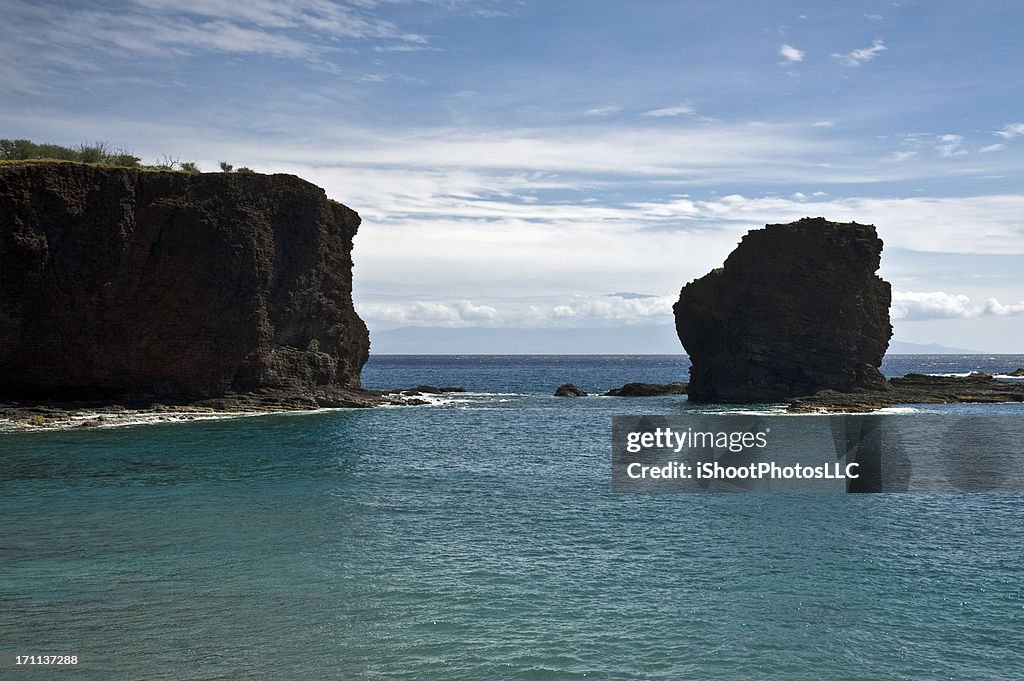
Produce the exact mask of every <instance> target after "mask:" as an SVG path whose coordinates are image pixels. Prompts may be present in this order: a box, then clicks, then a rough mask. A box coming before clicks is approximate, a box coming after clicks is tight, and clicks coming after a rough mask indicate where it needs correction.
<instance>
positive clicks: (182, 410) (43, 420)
mask: <svg viewBox="0 0 1024 681" xmlns="http://www.w3.org/2000/svg"><path fill="white" fill-rule="evenodd" d="M458 392H465V389H464V388H459V387H454V386H446V387H436V386H431V385H420V386H416V387H413V388H395V389H393V390H362V389H360V390H334V391H331V392H330V393H328V394H321V395H295V394H288V393H283V392H277V391H270V390H264V391H259V392H254V393H242V394H229V395H224V396H221V397H215V398H209V399H203V400H195V401H180V402H174V401H167V400H157V399H144V398H134V399H124V400H117V401H46V402H37V401H14V402H4V403H0V431H5V430H6V431H20V430H61V429H68V428H100V427H110V426H121V425H135V424H140V423H157V422H174V421H196V420H204V419H214V418H230V417H242V416H257V415H260V414H275V413H286V412H302V411H317V410H321V409H362V408H368V407H380V406H418V405H425V404H431V400H430V399H429V398H430V397H431V396H437V395H443V394H448V393H458Z"/></svg>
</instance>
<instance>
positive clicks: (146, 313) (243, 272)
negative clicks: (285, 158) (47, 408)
mask: <svg viewBox="0 0 1024 681" xmlns="http://www.w3.org/2000/svg"><path fill="white" fill-rule="evenodd" d="M358 225H359V216H358V215H357V214H356V213H355V212H354V211H352V210H351V209H349V208H347V207H345V206H343V205H341V204H340V203H336V202H334V201H331V200H329V199H328V198H327V196H326V195H325V193H324V191H323V190H322V189H320V188H318V187H316V186H314V185H312V184H310V183H308V182H305V181H303V180H301V179H299V178H297V177H294V176H291V175H258V174H228V173H208V174H187V173H179V172H151V171H140V170H130V169H119V168H101V167H93V166H88V165H82V164H75V163H26V164H3V165H0V399H62V400H69V399H100V400H107V399H113V398H118V399H120V398H122V397H125V396H129V397H136V398H150V397H156V398H161V399H168V400H172V399H176V400H195V399H197V398H204V397H217V396H223V395H228V394H254V393H257V392H264V393H277V394H280V395H301V396H305V397H307V398H310V399H312V400H313V401H314V402H315V403H316V404H321V405H329V404H345V403H347V400H348V398H349V397H352V396H353V395H355V394H356V393H357V392H358V389H359V386H360V383H359V375H360V371H361V369H362V366H363V363H364V362H365V361H366V359H367V355H368V352H369V337H368V334H367V330H366V326H365V325H364V324H363V322H362V320H361V319H360V318H359V317H358V315H357V314H356V312H355V309H354V308H353V306H352V297H351V292H352V258H351V250H352V237H353V236H354V235H355V233H356V228H357V227H358Z"/></svg>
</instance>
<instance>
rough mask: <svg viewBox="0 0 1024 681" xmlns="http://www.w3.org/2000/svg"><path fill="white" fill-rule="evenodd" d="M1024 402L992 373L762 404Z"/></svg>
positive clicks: (670, 391)
mask: <svg viewBox="0 0 1024 681" xmlns="http://www.w3.org/2000/svg"><path fill="white" fill-rule="evenodd" d="M999 375H1000V376H1007V377H1014V378H1024V367H1021V368H1017V369H1014V370H1013V371H1007V372H1006V373H1005V374H999ZM686 393H687V384H686V383H682V382H677V383H627V384H626V385H624V386H622V387H621V388H615V389H613V390H609V391H607V392H605V393H601V395H602V396H604V397H653V396H657V395H685V394H686ZM586 395H587V393H586V392H584V391H583V390H581V389H579V388H578V387H577V386H576V385H575V384H573V383H566V384H564V385H561V386H559V387H558V389H557V390H555V396H556V397H584V396H586ZM957 402H964V403H990V404H991V403H999V402H1024V381H1008V380H1000V379H998V378H996V377H995V376H993V375H992V374H986V373H980V372H976V373H972V374H970V375H969V376H933V375H925V374H907V375H906V376H902V377H899V378H891V379H889V380H887V381H885V382H884V383H883V384H882V386H881V387H880V388H879V389H873V390H869V389H861V390H853V391H850V392H840V391H838V390H821V391H819V392H816V393H814V394H813V395H807V396H802V397H793V398H788V399H785V400H773V401H764V402H761V403H762V404H787V405H788V407H787V409H786V410H787V411H788V412H790V413H797V414H799V413H815V412H845V413H862V412H870V411H876V410H878V409H884V408H886V407H892V406H896V405H901V404H953V403H957Z"/></svg>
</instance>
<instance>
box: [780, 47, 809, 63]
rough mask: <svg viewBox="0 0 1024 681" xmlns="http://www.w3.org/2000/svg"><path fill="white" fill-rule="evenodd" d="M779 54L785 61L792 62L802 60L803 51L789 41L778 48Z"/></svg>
mask: <svg viewBox="0 0 1024 681" xmlns="http://www.w3.org/2000/svg"><path fill="white" fill-rule="evenodd" d="M779 56H781V57H782V58H783V59H785V60H786V62H785V63H788V64H793V63H796V62H800V61H803V60H804V53H803V51H802V50H798V49H796V48H795V47H793V46H792V45H790V44H789V43H786V44H784V45H783V46H782V47H780V48H779Z"/></svg>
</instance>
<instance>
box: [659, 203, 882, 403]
mask: <svg viewBox="0 0 1024 681" xmlns="http://www.w3.org/2000/svg"><path fill="white" fill-rule="evenodd" d="M881 252H882V241H881V240H880V239H879V238H878V235H877V233H876V232H875V228H874V227H873V226H872V225H860V224H857V223H855V222H852V223H837V222H829V221H828V220H825V219H824V218H804V219H802V220H799V221H797V222H793V223H790V224H786V225H767V226H766V227H765V228H764V229H757V230H752V231H750V232H749V233H747V235H746V236H745V237H743V240H742V241H741V242H740V244H739V246H737V248H736V250H734V251H733V252H732V253H731V254H730V255H729V257H728V258H727V259H726V261H725V265H724V267H721V268H719V269H716V270H714V271H713V272H711V273H710V274H707V275H705V276H704V277H701V278H700V279H697V280H696V281H693V282H690V283H689V284H687V285H686V286H684V287H683V289H682V291H681V293H680V295H679V301H678V302H677V303H676V304H675V306H674V308H673V309H674V311H675V318H676V330H677V332H678V334H679V339H680V340H681V341H682V343H683V347H684V348H685V349H686V352H687V353H688V354H689V356H690V361H691V363H692V367H691V368H690V384H689V388H688V393H689V399H691V400H695V401H698V402H771V401H775V400H784V399H786V398H790V397H796V396H801V395H811V394H813V393H815V392H817V391H819V390H825V389H831V390H836V391H840V392H849V391H852V390H857V389H877V390H885V389H886V388H887V385H886V382H885V379H884V378H883V377H882V374H881V373H880V372H879V371H878V367H879V365H880V364H881V362H882V356H883V355H884V354H885V350H886V348H887V347H888V345H889V338H890V337H891V336H892V326H891V325H890V324H889V302H890V298H891V291H890V288H889V284H888V282H885V281H883V280H882V279H881V278H879V277H878V276H876V275H875V271H876V270H877V269H878V265H879V261H880V256H881Z"/></svg>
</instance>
